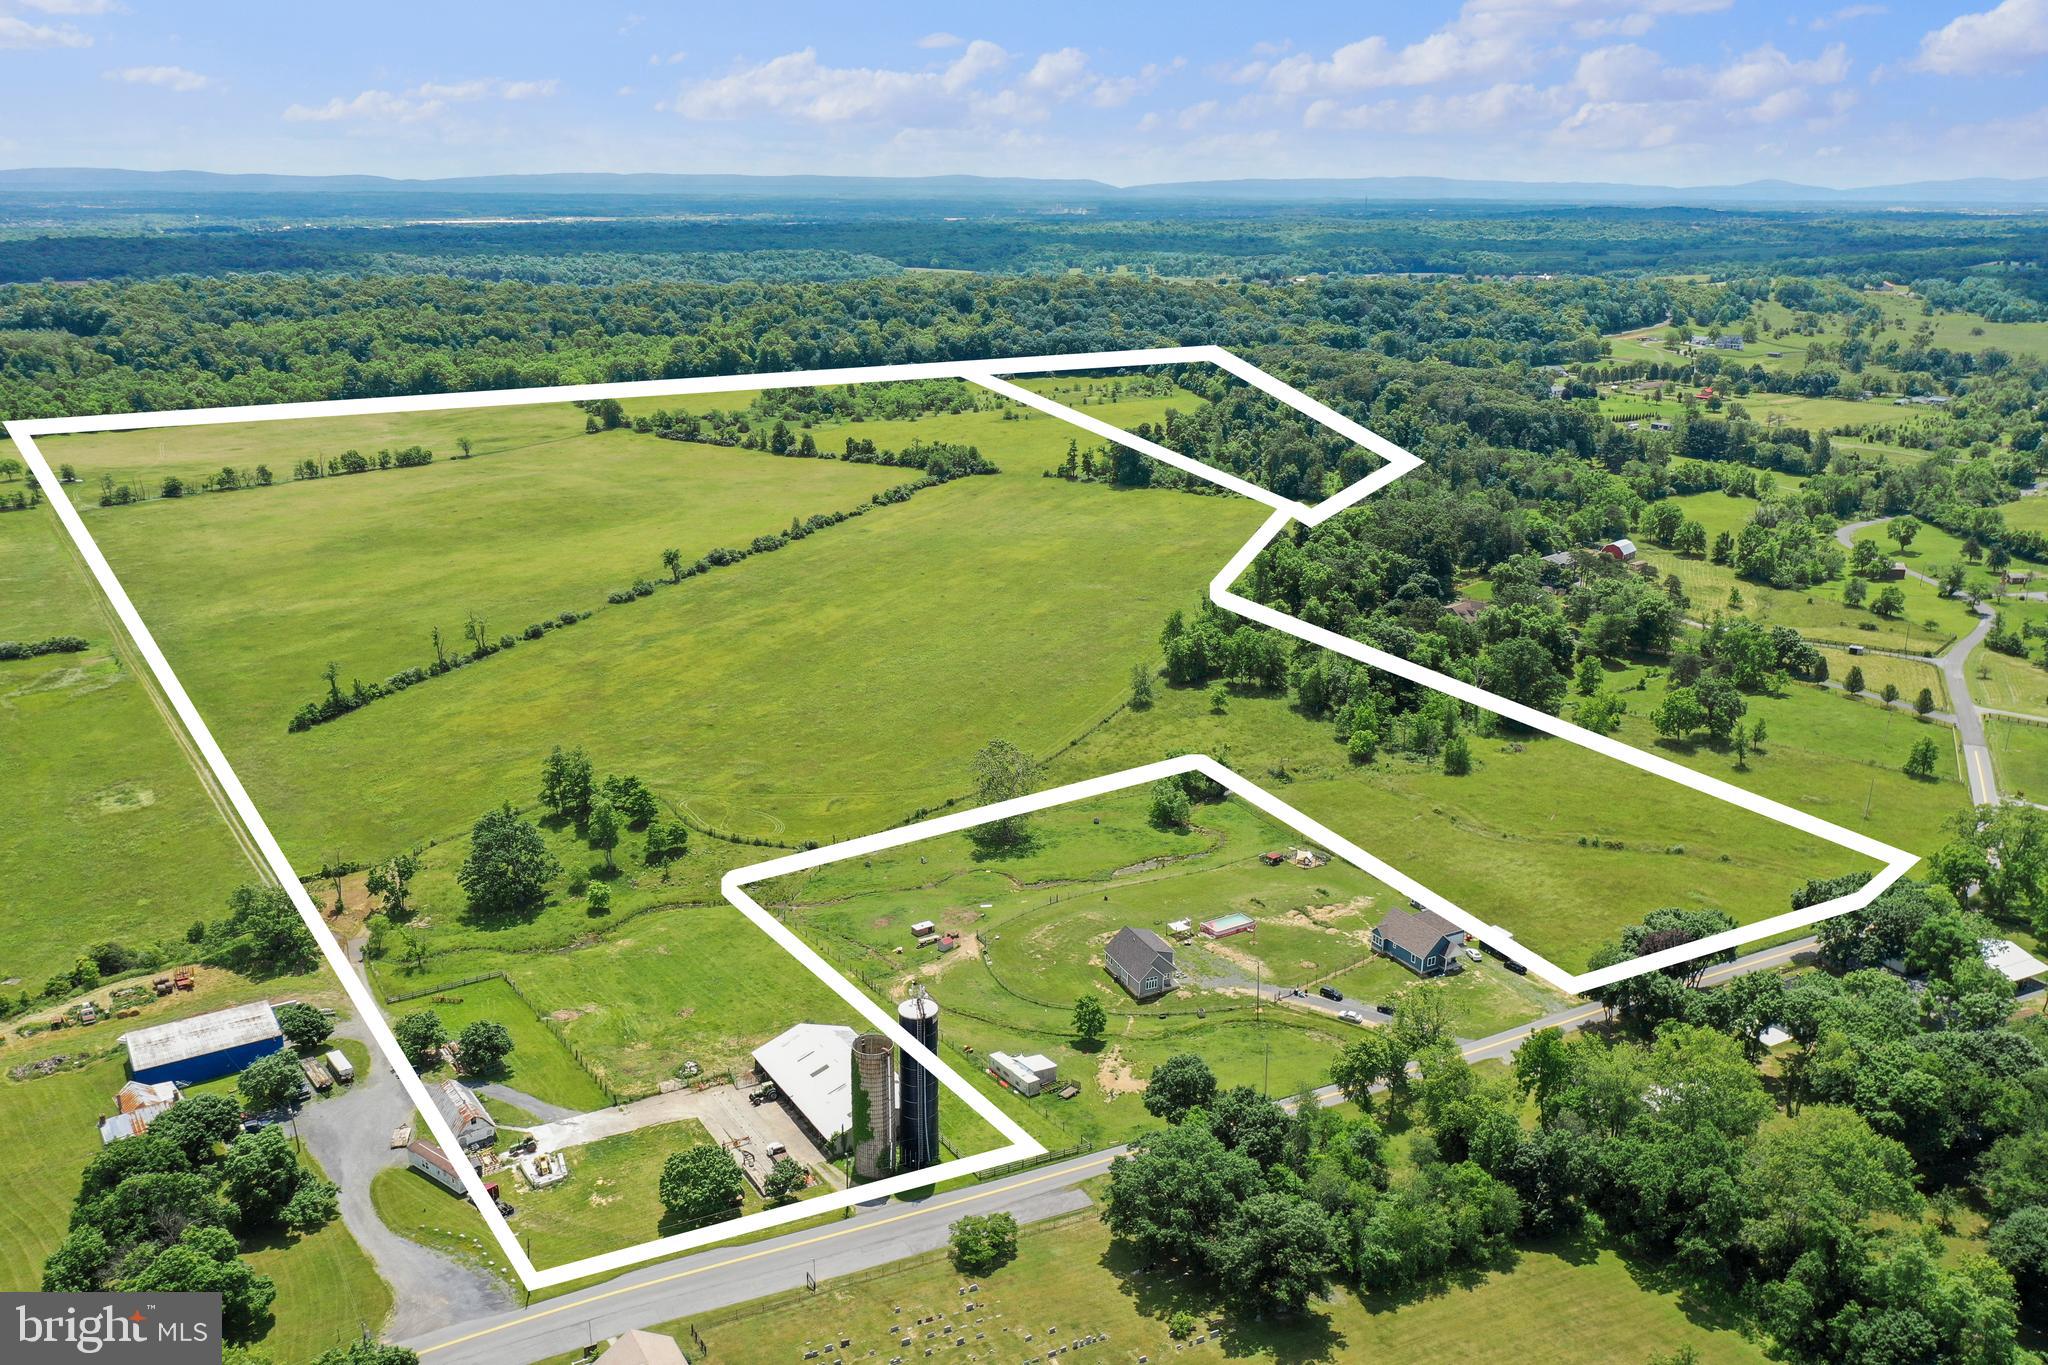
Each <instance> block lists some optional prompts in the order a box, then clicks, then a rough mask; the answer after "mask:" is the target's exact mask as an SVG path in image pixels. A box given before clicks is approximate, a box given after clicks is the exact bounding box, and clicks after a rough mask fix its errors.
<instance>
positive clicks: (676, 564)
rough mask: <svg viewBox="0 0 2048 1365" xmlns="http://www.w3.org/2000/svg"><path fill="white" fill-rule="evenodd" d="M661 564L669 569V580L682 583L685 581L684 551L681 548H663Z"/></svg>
mask: <svg viewBox="0 0 2048 1365" xmlns="http://www.w3.org/2000/svg"><path fill="white" fill-rule="evenodd" d="M661 564H662V567H663V568H665V569H667V570H668V581H669V582H671V583H680V582H682V581H683V552H682V551H681V550H663V551H662V552H661Z"/></svg>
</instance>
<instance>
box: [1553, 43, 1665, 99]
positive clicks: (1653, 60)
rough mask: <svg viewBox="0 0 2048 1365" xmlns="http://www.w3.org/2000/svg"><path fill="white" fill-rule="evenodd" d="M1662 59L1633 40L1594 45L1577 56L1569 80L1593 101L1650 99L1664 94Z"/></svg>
mask: <svg viewBox="0 0 2048 1365" xmlns="http://www.w3.org/2000/svg"><path fill="white" fill-rule="evenodd" d="M1663 70H1664V59H1663V58H1661V57H1659V56H1658V55H1657V54H1656V53H1654V52H1652V51H1650V50H1649V49H1647V48H1644V47H1639V46H1637V45H1636V44H1634V43H1619V44H1616V45H1615V46H1613V47H1599V48H1594V49H1593V50H1592V51H1591V52H1587V53H1584V54H1582V55H1581V56H1580V57H1579V64H1578V67H1577V69H1576V70H1575V71H1574V72H1573V74H1572V79H1573V82H1574V83H1575V84H1577V86H1578V87H1579V89H1581V90H1583V91H1584V92H1585V93H1586V96H1587V98H1589V99H1594V100H1650V99H1655V98H1657V97H1658V96H1660V95H1662V94H1664V93H1665V92H1666V90H1667V89H1668V87H1667V86H1666V84H1665V82H1664V80H1663Z"/></svg>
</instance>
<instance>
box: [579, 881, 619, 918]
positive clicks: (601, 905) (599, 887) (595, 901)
mask: <svg viewBox="0 0 2048 1365" xmlns="http://www.w3.org/2000/svg"><path fill="white" fill-rule="evenodd" d="M583 903H584V905H585V906H586V907H588V908H589V910H590V913H591V914H593V915H609V914H610V913H611V912H612V889H611V888H610V887H609V886H606V885H605V884H604V883H603V882H592V883H591V884H590V888H589V890H587V891H585V892H584V893H583Z"/></svg>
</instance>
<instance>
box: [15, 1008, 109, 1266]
mask: <svg viewBox="0 0 2048 1365" xmlns="http://www.w3.org/2000/svg"><path fill="white" fill-rule="evenodd" d="M92 1041H93V1042H94V1043H95V1044H101V1043H103V1042H105V1043H111V1042H112V1039H111V1037H107V1038H105V1039H104V1040H103V1039H102V1038H99V1037H95V1038H94V1039H93V1040H92ZM74 1046H75V1045H74ZM47 1051H48V1049H40V1050H39V1053H40V1052H47ZM32 1055H33V1054H32ZM21 1060H22V1057H20V1056H16V1055H14V1054H12V1053H10V1054H9V1055H8V1056H7V1058H6V1062H7V1065H9V1066H12V1065H14V1064H16V1063H17V1062H19V1061H21ZM127 1079H128V1068H127V1066H126V1064H125V1063H124V1062H123V1060H122V1059H121V1056H118V1055H114V1054H111V1053H110V1054H109V1055H107V1056H106V1057H104V1058H102V1059H101V1060H99V1061H96V1062H94V1063H93V1064H92V1065H90V1066H87V1067H81V1068H80V1069H78V1070H75V1071H60V1072H57V1073H56V1074H54V1075H50V1076H42V1077H38V1078H37V1079H35V1080H27V1081H16V1080H9V1079H6V1078H5V1077H4V1076H0V1144H4V1146H5V1148H6V1150H8V1151H10V1152H14V1153H16V1154H17V1158H18V1161H17V1166H16V1171H15V1174H16V1179H15V1181H14V1190H13V1193H12V1194H11V1195H10V1197H9V1198H8V1199H6V1200H5V1201H4V1202H0V1286H4V1287H6V1288H8V1289H35V1288H38V1287H39V1286H40V1285H41V1284H42V1281H43V1261H44V1259H45V1258H46V1257H47V1256H49V1254H50V1253H51V1252H52V1251H54V1250H56V1247H57V1244H58V1243H59V1242H61V1241H63V1240H64V1233H65V1231H66V1229H67V1228H69V1226H70V1224H71V1203H72V1200H73V1199H75V1198H76V1197H77V1195H78V1178H79V1176H80V1175H82V1174H83V1173H84V1171H85V1167H86V1163H87V1162H89V1161H91V1160H92V1159H93V1157H94V1156H95V1155H97V1154H98V1152H99V1150H100V1135H99V1119H100V1118H101V1117H102V1116H103V1115H105V1114H107V1113H109V1112H111V1110H112V1106H113V1095H114V1092H115V1091H116V1090H119V1089H120V1088H121V1085H122V1083H123V1082H125V1081H126V1080H127Z"/></svg>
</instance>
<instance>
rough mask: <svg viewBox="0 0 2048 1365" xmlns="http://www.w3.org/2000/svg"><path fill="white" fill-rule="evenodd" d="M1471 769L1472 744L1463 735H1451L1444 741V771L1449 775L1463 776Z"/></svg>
mask: <svg viewBox="0 0 2048 1365" xmlns="http://www.w3.org/2000/svg"><path fill="white" fill-rule="evenodd" d="M1471 771H1472V745H1471V743H1470V741H1468V740H1467V739H1466V738H1465V737H1464V736H1463V735H1452V736H1451V737H1450V738H1449V739H1447V740H1445V741H1444V772H1445V774H1446V775H1447V776H1450V777H1463V776H1465V774H1467V773H1469V772H1471Z"/></svg>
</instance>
